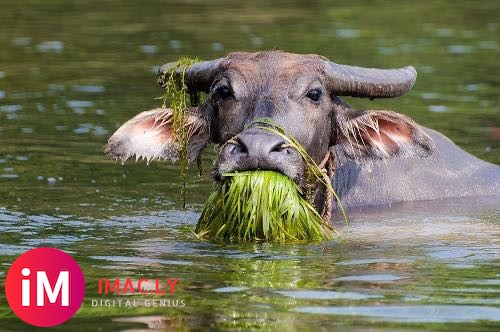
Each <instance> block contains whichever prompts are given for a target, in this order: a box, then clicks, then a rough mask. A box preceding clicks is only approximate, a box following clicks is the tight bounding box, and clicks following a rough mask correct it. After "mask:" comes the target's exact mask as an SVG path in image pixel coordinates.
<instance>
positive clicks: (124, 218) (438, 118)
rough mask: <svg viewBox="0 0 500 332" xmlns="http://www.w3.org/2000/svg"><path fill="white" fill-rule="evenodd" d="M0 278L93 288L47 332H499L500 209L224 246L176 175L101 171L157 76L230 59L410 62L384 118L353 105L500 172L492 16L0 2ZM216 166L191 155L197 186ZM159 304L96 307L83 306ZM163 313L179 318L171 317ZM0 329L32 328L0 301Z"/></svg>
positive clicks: (471, 6)
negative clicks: (247, 331) (152, 288)
mask: <svg viewBox="0 0 500 332" xmlns="http://www.w3.org/2000/svg"><path fill="white" fill-rule="evenodd" d="M0 8H2V9H1V10H0V24H1V27H2V28H1V32H0V262H1V265H0V279H1V283H2V284H3V281H4V278H5V273H6V271H7V270H8V268H9V266H10V264H11V263H12V261H13V260H14V259H15V258H16V257H17V256H18V255H19V254H21V253H22V252H24V251H26V250H28V249H30V248H33V247H37V246H53V247H57V248H60V249H63V250H65V251H67V252H69V253H70V254H71V255H72V256H73V257H74V258H75V259H76V260H77V261H78V263H79V264H80V265H81V267H82V269H83V271H84V273H85V277H86V282H87V294H86V299H85V301H84V304H83V307H82V308H81V309H80V311H79V312H78V313H77V315H76V316H75V317H74V318H72V319H71V321H69V322H68V323H66V324H65V325H63V326H61V327H60V328H59V329H60V330H65V331H66V330H73V331H74V330H81V331H86V330H98V329H101V330H129V331H130V330H139V329H148V328H149V329H158V330H173V329H179V330H190V329H194V330H197V329H206V328H212V329H230V330H231V329H236V330H237V329H240V328H255V329H259V328H262V329H265V330H284V331H291V330H310V329H314V330H320V329H322V330H331V329H334V328H338V329H340V330H348V331H349V330H352V331H359V330H368V329H369V328H373V330H376V331H379V330H387V331H403V330H404V331H407V330H415V331H417V330H418V331H421V330H450V331H460V330H466V329H474V330H483V331H489V330H490V331H494V330H498V328H499V326H500V325H499V324H500V300H499V298H500V296H499V295H500V279H499V276H500V268H499V266H500V251H499V250H500V243H499V235H500V231H499V223H500V198H498V197H496V198H495V197H493V198H484V199H474V200H473V199H467V200H449V201H439V202H420V203H412V204H396V205H395V206H393V207H391V208H385V209H376V210H365V211H351V212H350V219H351V224H350V227H349V229H345V228H343V227H342V226H341V225H339V227H340V228H341V231H342V233H341V235H340V236H339V238H338V239H335V240H332V241H329V242H325V243H305V244H304V243H295V244H287V245H280V244H224V243H212V242H204V241H200V240H198V239H197V238H196V237H195V236H194V235H193V230H194V226H195V224H196V221H197V218H198V216H199V213H200V211H201V207H202V204H203V202H204V201H205V200H206V198H207V196H208V194H209V193H210V192H211V190H212V184H211V180H210V177H209V175H205V176H204V177H202V178H197V177H196V176H195V170H192V171H191V173H192V176H191V177H190V182H189V184H188V196H187V199H188V208H187V211H183V210H182V205H181V203H182V202H181V196H180V194H179V191H180V178H179V176H178V170H177V167H176V166H175V165H170V164H166V163H154V164H152V165H150V166H146V165H144V164H143V163H138V164H134V163H133V162H132V163H128V164H127V165H126V166H121V165H120V164H119V163H116V162H115V161H113V160H110V159H108V158H107V157H105V156H104V155H103V153H102V147H103V145H104V143H105V142H106V140H107V138H108V137H109V135H111V134H112V132H113V131H114V130H115V129H116V128H117V127H118V126H119V125H120V124H121V123H123V122H124V121H125V120H127V119H129V118H130V117H132V116H133V115H134V114H136V113H138V112H139V111H142V110H146V109H149V108H152V107H155V106H158V105H159V104H160V102H159V101H158V100H155V97H158V96H160V95H161V93H162V92H161V90H160V89H159V87H158V86H157V85H156V76H155V71H156V66H157V65H159V64H162V63H165V62H168V61H174V60H176V59H177V58H178V57H180V56H182V55H189V56H198V57H200V58H203V59H210V58H214V57H219V56H222V55H224V54H226V53H227V52H230V51H234V50H247V51H252V50H266V49H283V50H288V51H291V52H297V53H318V54H322V55H325V56H327V57H329V58H330V59H333V60H335V61H337V62H339V63H349V64H356V65H362V66H378V67H398V66H404V65H408V64H413V65H414V66H415V67H416V68H417V70H418V72H419V78H418V81H417V84H416V85H415V87H414V89H413V90H412V92H411V93H409V94H408V95H407V96H405V97H402V98H398V99H394V100H376V101H372V102H370V101H367V100H355V99H350V100H349V102H350V103H351V104H352V105H353V106H355V107H359V108H374V109H376V108H378V109H381V108H387V109H393V110H396V111H399V112H402V113H405V114H408V115H410V116H412V117H413V118H414V119H415V120H416V121H417V122H419V123H421V124H423V125H425V126H428V127H432V128H434V129H437V130H440V131H441V132H443V133H444V134H446V135H447V136H449V137H450V138H451V139H452V140H453V141H455V142H456V143H457V144H459V145H460V146H461V147H463V148H464V149H465V150H467V151H469V152H471V153H473V154H475V155H477V156H479V157H481V158H482V159H485V160H488V161H490V162H493V163H497V164H498V163H500V144H499V142H500V100H499V89H500V78H499V76H498V73H499V69H500V61H498V59H499V58H500V32H499V29H500V26H498V24H500V23H499V14H498V13H499V12H500V3H499V2H498V1H483V2H474V1H437V0H434V1H416V2H413V3H410V2H404V1H390V2H389V1H358V2H352V1H338V2H336V3H335V4H332V3H329V2H326V1H325V2H314V1H299V2H296V3H291V2H288V1H274V2H267V1H248V2H240V3H237V4H235V3H233V2H230V1H226V2H222V1H220V2H208V1H207V2H204V1H179V2H174V1H147V2H139V1H62V0H60V1H59V0H53V1H41V0H31V1H28V0H26V1H7V0H0ZM213 156H214V153H213V148H212V147H209V148H208V149H207V152H206V153H205V155H204V166H205V169H206V170H207V173H209V171H210V168H211V160H212V159H213ZM128 277H130V278H132V279H134V280H137V279H139V278H151V279H154V278H162V279H163V278H167V277H170V278H174V277H175V278H179V284H178V286H177V287H178V289H177V291H176V294H175V295H174V296H171V295H169V296H158V295H156V296H146V297H142V296H130V295H129V296H126V295H123V296H122V295H116V296H107V297H105V296H100V295H98V294H97V280H98V278H112V279H114V278H123V279H125V278H128ZM133 298H137V299H141V300H144V299H170V300H172V302H171V303H172V305H171V306H170V307H166V308H165V307H156V308H152V307H139V308H124V307H99V308H95V307H92V305H91V300H92V299H133ZM174 300H179V301H180V300H183V301H184V303H185V306H183V307H173V303H174ZM0 320H1V322H0V329H1V330H19V329H22V330H26V329H27V327H26V325H24V324H23V323H22V322H21V321H20V320H19V319H17V317H15V316H14V315H13V314H12V313H11V311H10V309H9V307H8V305H7V304H6V301H5V297H4V295H3V292H1V294H0Z"/></svg>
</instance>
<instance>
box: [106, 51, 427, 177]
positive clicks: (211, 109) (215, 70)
mask: <svg viewBox="0 0 500 332" xmlns="http://www.w3.org/2000/svg"><path fill="white" fill-rule="evenodd" d="M171 68H172V65H171V64H166V65H164V66H162V67H161V68H160V75H161V74H162V73H164V72H166V71H168V70H169V69H171ZM416 76H417V74H416V71H415V69H414V68H413V67H405V68H400V69H373V68H361V67H353V66H347V65H340V64H336V63H333V62H331V61H329V60H328V59H326V58H324V57H321V56H318V55H298V54H290V53H284V52H278V51H272V52H259V53H231V54H229V55H228V56H227V57H225V58H221V59H216V60H212V61H205V62H200V63H196V64H193V65H191V66H190V67H189V68H188V69H187V71H186V73H185V78H186V82H187V85H188V88H189V89H190V90H192V91H203V92H205V93H207V94H208V98H207V99H206V101H205V102H204V103H203V104H202V105H200V106H198V107H193V108H191V109H190V110H189V112H188V123H187V126H188V132H189V135H188V136H189V141H188V154H189V159H190V160H193V159H195V158H196V157H197V156H198V155H199V154H200V153H201V151H202V149H203V147H204V146H205V145H206V144H207V143H209V142H213V143H216V144H218V145H219V146H220V149H219V154H218V157H217V160H216V163H215V169H214V177H215V179H217V180H219V179H221V178H222V174H223V173H225V172H233V171H242V170H255V169H269V170H275V171H278V172H281V173H283V174H285V175H287V176H288V177H290V178H292V179H293V180H294V181H296V182H297V183H299V184H300V183H301V182H302V181H303V176H304V163H303V161H302V159H301V157H300V155H299V153H298V152H297V151H295V150H294V149H293V148H291V147H290V146H289V145H288V144H286V142H285V141H284V140H283V139H282V138H281V137H279V136H276V135H274V134H273V133H271V132H269V131H267V130H264V129H262V127H261V126H258V125H255V124H256V121H257V123H258V120H259V119H261V118H268V119H271V120H272V121H273V122H275V123H276V124H277V125H279V126H280V127H282V128H283V129H284V130H285V132H286V133H287V134H288V135H291V136H293V137H295V139H296V140H297V141H298V142H299V143H300V144H302V146H303V147H304V148H305V150H306V151H307V152H308V153H309V155H310V156H311V157H312V158H313V159H314V160H315V161H316V163H319V162H320V161H321V160H322V159H323V157H324V156H325V154H327V152H328V151H329V148H330V147H332V146H337V147H338V148H340V150H341V151H343V152H344V153H345V155H347V156H348V157H349V158H352V159H357V160H360V161H362V160H367V159H382V158H391V157H393V156H426V155H429V154H430V153H431V152H432V149H433V144H432V141H431V139H430V138H429V137H428V136H427V135H426V134H425V133H424V131H423V130H422V128H421V127H420V126H419V125H417V124H416V123H414V122H413V121H412V120H411V119H410V118H408V117H407V116H404V115H401V114H398V113H395V112H391V111H355V110H352V109H351V108H350V107H349V106H347V105H346V104H345V103H344V102H343V101H342V100H341V99H340V98H339V96H353V97H361V98H363V97H366V98H372V99H373V98H391V97H397V96H401V95H403V94H404V93H406V92H407V91H409V90H410V89H411V88H412V86H413V84H414V82H415V79H416ZM106 150H107V152H108V153H111V154H113V155H114V156H116V157H118V158H121V159H122V160H123V159H127V158H128V157H130V156H133V155H136V157H144V158H146V159H148V160H149V159H175V158H176V156H177V146H176V143H175V140H174V138H173V133H172V127H171V111H170V110H168V109H157V110H152V111H148V112H143V113H141V114H139V115H137V116H136V117H134V118H133V119H131V120H129V121H128V122H127V123H126V124H124V125H123V126H122V127H121V128H120V129H119V130H118V131H117V132H116V133H115V134H114V135H113V136H112V137H111V138H110V140H109V142H108V145H107V147H106Z"/></svg>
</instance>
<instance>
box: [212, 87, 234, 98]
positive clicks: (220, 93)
mask: <svg viewBox="0 0 500 332" xmlns="http://www.w3.org/2000/svg"><path fill="white" fill-rule="evenodd" d="M212 94H213V97H214V98H215V99H220V100H222V99H226V98H228V97H231V96H232V95H233V92H232V91H231V88H230V87H228V86H227V85H219V86H217V87H215V88H214V89H213V92H212Z"/></svg>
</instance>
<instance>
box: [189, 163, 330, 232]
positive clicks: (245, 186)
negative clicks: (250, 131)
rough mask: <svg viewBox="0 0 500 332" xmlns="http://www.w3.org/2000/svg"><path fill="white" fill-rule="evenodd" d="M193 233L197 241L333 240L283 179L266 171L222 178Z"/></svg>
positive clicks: (292, 184)
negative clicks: (197, 238) (214, 239)
mask: <svg viewBox="0 0 500 332" xmlns="http://www.w3.org/2000/svg"><path fill="white" fill-rule="evenodd" d="M224 176H225V177H226V180H225V181H224V182H223V183H222V184H220V185H219V186H218V188H217V189H216V190H215V191H214V192H213V193H212V194H211V195H210V197H209V198H208V202H207V203H206V205H205V208H204V210H203V212H202V214H201V217H200V219H199V221H198V225H197V227H196V233H197V234H198V236H200V237H203V238H220V239H225V240H240V241H248V240H268V241H287V240H322V239H330V238H332V237H333V235H334V230H333V228H332V227H331V226H330V225H329V224H328V222H327V221H324V220H323V219H322V218H321V216H320V215H319V213H318V212H317V211H316V209H315V208H314V207H313V206H312V205H311V203H309V202H308V201H307V200H306V199H305V198H304V197H303V194H302V191H301V189H300V187H299V186H298V185H297V184H296V183H295V182H293V181H292V180H291V179H290V178H288V177H287V176H285V175H283V174H280V173H277V172H272V171H253V172H242V173H230V174H224Z"/></svg>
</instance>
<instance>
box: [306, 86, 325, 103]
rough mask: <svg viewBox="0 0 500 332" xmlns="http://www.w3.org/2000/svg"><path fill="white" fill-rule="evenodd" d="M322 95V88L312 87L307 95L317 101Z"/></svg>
mask: <svg viewBox="0 0 500 332" xmlns="http://www.w3.org/2000/svg"><path fill="white" fill-rule="evenodd" d="M322 95H323V91H321V90H320V89H312V90H309V92H307V94H306V97H307V98H309V99H311V100H312V101H313V102H315V103H317V102H319V100H320V99H321V96H322Z"/></svg>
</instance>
